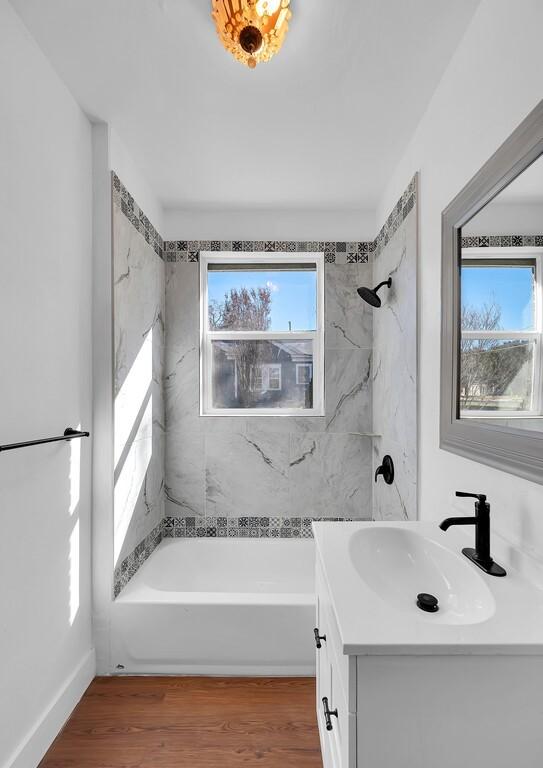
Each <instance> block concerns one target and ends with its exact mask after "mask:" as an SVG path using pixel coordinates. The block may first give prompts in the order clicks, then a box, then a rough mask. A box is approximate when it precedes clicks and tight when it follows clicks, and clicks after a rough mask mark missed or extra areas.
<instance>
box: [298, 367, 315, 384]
mask: <svg viewBox="0 0 543 768" xmlns="http://www.w3.org/2000/svg"><path fill="white" fill-rule="evenodd" d="M301 368H309V379H308V381H300V377H299V375H298V372H299V371H300V369H301ZM312 375H313V365H312V363H296V384H298V385H299V386H304V387H305V385H306V384H309V383H310V381H311V376H312Z"/></svg>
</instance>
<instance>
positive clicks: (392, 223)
mask: <svg viewBox="0 0 543 768" xmlns="http://www.w3.org/2000/svg"><path fill="white" fill-rule="evenodd" d="M417 176H418V174H415V175H414V176H413V178H412V179H411V181H410V182H409V184H408V185H407V188H406V189H405V191H404V192H403V194H402V196H401V197H400V199H399V200H398V201H397V203H396V205H395V206H394V208H393V209H392V211H391V212H390V213H389V215H388V218H387V220H386V221H385V223H384V224H383V226H382V227H381V229H380V230H379V233H378V235H377V237H376V238H375V240H374V241H373V246H374V247H373V251H374V253H375V254H378V253H379V252H380V251H381V250H382V249H383V248H384V247H385V246H386V245H388V243H389V242H390V241H391V239H392V238H393V237H394V235H395V234H396V232H397V231H398V229H399V227H400V226H401V225H402V224H403V222H404V221H405V219H406V218H407V216H408V215H409V213H411V211H412V210H413V208H414V206H415V203H416V202H417V193H418V192H417V189H418V184H417Z"/></svg>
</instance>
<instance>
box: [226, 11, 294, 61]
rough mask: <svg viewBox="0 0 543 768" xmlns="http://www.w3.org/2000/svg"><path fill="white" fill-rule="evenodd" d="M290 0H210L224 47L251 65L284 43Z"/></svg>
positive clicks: (268, 56)
mask: <svg viewBox="0 0 543 768" xmlns="http://www.w3.org/2000/svg"><path fill="white" fill-rule="evenodd" d="M289 5H290V0H211V8H212V10H211V15H212V17H213V20H214V22H215V26H216V27H217V34H218V35H219V39H220V41H221V43H222V44H223V46H224V47H225V48H226V50H227V51H230V53H231V54H232V55H233V56H234V58H236V59H237V60H238V61H241V62H242V63H243V64H246V65H247V66H248V67H250V68H251V69H254V68H255V67H256V65H257V64H259V63H260V62H261V61H269V60H270V59H271V57H272V56H273V55H274V54H275V53H277V52H278V51H279V49H280V48H281V46H282V45H283V40H284V39H285V35H286V34H287V30H288V21H289V19H290V17H291V16H292V13H291V11H290V9H289Z"/></svg>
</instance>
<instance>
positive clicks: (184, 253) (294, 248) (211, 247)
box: [164, 240, 373, 264]
mask: <svg viewBox="0 0 543 768" xmlns="http://www.w3.org/2000/svg"><path fill="white" fill-rule="evenodd" d="M200 251H223V252H224V251H233V252H240V253H248V252H252V253H260V252H265V253H292V254H294V253H307V252H316V253H324V260H325V261H326V262H327V263H328V264H357V263H359V264H365V263H366V262H367V261H368V260H369V256H370V254H371V253H372V251H373V242H370V241H364V242H350V243H347V242H340V241H334V242H331V241H329V242H322V241H309V240H303V241H294V240H220V241H219V240H189V241H187V240H166V241H165V243H164V258H165V261H172V262H175V261H192V262H197V261H199V260H200Z"/></svg>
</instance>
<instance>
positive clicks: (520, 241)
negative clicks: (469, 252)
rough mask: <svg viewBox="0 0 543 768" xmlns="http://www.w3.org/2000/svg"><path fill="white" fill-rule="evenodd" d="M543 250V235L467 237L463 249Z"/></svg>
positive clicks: (464, 239) (463, 242) (463, 238)
mask: <svg viewBox="0 0 543 768" xmlns="http://www.w3.org/2000/svg"><path fill="white" fill-rule="evenodd" d="M534 246H535V247H537V248H543V235H466V236H464V237H462V248H528V247H532V248H533V247H534Z"/></svg>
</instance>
